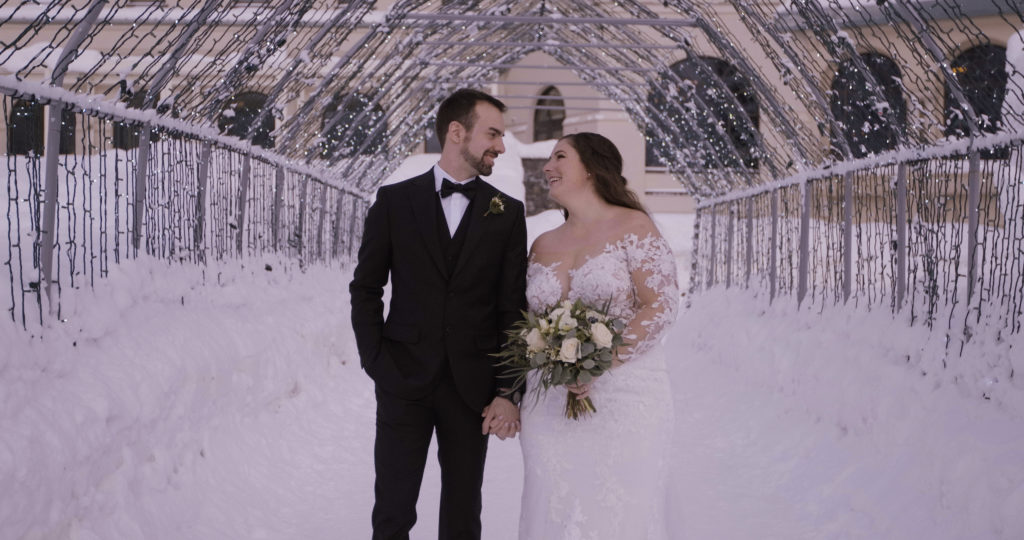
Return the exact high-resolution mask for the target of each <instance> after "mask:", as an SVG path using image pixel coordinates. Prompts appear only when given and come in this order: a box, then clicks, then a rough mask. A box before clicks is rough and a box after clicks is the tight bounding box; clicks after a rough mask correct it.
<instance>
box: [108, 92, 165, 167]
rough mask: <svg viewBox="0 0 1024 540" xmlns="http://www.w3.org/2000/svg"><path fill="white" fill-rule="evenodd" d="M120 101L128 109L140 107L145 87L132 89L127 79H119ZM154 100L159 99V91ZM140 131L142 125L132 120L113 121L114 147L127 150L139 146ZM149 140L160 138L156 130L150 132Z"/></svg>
mask: <svg viewBox="0 0 1024 540" xmlns="http://www.w3.org/2000/svg"><path fill="white" fill-rule="evenodd" d="M119 84H120V85H121V101H122V102H123V103H124V104H126V105H127V106H128V108H130V109H141V108H142V106H143V104H144V103H145V102H146V89H145V88H141V89H139V90H132V89H131V88H129V87H128V83H127V81H121V82H120V83H119ZM156 100H157V101H160V93H159V92H157V94H156ZM141 132H142V126H141V125H140V124H135V123H132V122H123V121H115V122H114V141H113V144H114V148H119V149H121V150H129V149H132V148H138V146H139V133H141ZM149 140H150V142H156V141H158V140H160V138H159V136H158V135H157V134H156V132H155V131H154V132H152V133H151V134H150V137H149Z"/></svg>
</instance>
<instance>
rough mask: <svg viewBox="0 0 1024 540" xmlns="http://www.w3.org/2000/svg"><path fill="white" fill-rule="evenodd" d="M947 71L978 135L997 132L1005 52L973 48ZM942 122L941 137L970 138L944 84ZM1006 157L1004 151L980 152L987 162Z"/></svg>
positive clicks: (1003, 90)
mask: <svg viewBox="0 0 1024 540" xmlns="http://www.w3.org/2000/svg"><path fill="white" fill-rule="evenodd" d="M950 67H951V68H952V70H953V74H954V75H955V76H956V80H957V82H958V83H959V84H960V88H961V89H962V90H963V93H964V98H966V100H967V103H968V104H969V105H970V107H971V109H972V110H973V111H974V114H975V116H976V117H977V126H978V129H979V130H980V131H981V132H982V133H995V132H996V131H998V130H999V128H1000V127H1001V126H1002V121H1003V114H1002V109H1003V98H1004V97H1005V96H1006V81H1007V75H1006V49H1005V48H1003V47H998V46H995V45H981V46H978V47H974V48H972V49H968V50H967V51H964V52H963V53H961V54H960V55H959V56H957V57H956V59H954V60H953V62H952V64H951V65H950ZM945 118H946V129H945V130H944V134H945V135H946V136H947V137H966V136H968V135H970V134H971V130H970V126H969V125H968V123H967V122H968V120H967V115H965V114H964V112H963V108H962V107H961V106H960V103H959V102H958V101H957V99H956V98H955V97H954V96H953V92H952V91H951V90H950V87H949V85H948V84H947V85H946V101H945ZM1008 156H1009V151H1008V149H1006V148H999V149H993V150H987V151H984V152H983V157H985V158H988V159H997V158H1005V157H1008Z"/></svg>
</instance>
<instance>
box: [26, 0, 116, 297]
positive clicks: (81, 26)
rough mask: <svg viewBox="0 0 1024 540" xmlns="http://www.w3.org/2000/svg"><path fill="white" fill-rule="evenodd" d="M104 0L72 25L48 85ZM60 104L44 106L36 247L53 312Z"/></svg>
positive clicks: (58, 78) (56, 80) (55, 81)
mask: <svg viewBox="0 0 1024 540" xmlns="http://www.w3.org/2000/svg"><path fill="white" fill-rule="evenodd" d="M106 3H107V2H106V0H93V2H92V4H90V5H89V10H88V11H87V12H86V14H85V16H84V17H83V18H82V21H81V22H79V23H78V24H77V25H76V26H75V30H74V32H73V33H72V34H71V37H70V38H68V41H67V44H65V45H64V50H63V51H61V54H60V58H58V59H57V63H56V64H55V67H54V68H53V74H52V75H51V77H50V84H51V85H52V86H55V87H58V88H60V87H62V86H63V85H64V75H65V74H66V73H67V71H68V66H69V65H71V61H72V59H74V57H75V56H77V55H78V47H80V46H81V45H82V43H83V42H84V41H85V38H86V37H88V35H89V30H90V29H92V27H93V25H94V24H96V19H97V18H99V15H100V11H101V10H102V8H103V6H104V4H106ZM63 110H64V104H63V103H61V102H59V101H54V102H51V103H50V105H49V106H48V107H47V112H48V115H49V118H48V121H47V128H48V129H47V132H46V146H44V147H43V157H44V161H43V181H44V183H43V186H44V187H43V189H44V190H45V191H44V192H43V195H44V198H43V220H42V222H40V223H39V249H40V254H39V255H40V261H39V266H40V271H41V273H42V276H40V277H41V279H42V282H43V283H42V287H41V289H42V290H43V292H45V293H46V302H47V308H48V311H49V312H50V313H53V312H54V309H55V307H56V304H57V302H56V301H55V300H56V299H55V298H54V297H53V288H52V285H53V250H54V249H55V248H56V232H57V231H56V229H57V197H58V195H59V194H58V182H57V166H58V162H59V158H60V127H61V117H62V116H63V115H62V112H63Z"/></svg>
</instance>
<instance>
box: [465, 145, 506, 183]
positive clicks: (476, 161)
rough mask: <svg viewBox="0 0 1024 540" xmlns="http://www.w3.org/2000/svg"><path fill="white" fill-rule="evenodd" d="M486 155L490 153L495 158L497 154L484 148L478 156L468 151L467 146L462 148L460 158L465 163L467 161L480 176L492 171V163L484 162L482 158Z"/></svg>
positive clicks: (487, 174)
mask: <svg viewBox="0 0 1024 540" xmlns="http://www.w3.org/2000/svg"><path fill="white" fill-rule="evenodd" d="M488 155H491V157H492V158H494V159H495V160H497V158H498V156H497V154H494V153H493V152H491V151H490V150H485V151H484V153H483V154H481V155H480V157H476V156H474V155H472V154H470V153H469V148H468V147H467V148H463V149H462V159H464V160H466V163H468V164H469V166H470V167H473V169H474V170H476V173H477V174H479V175H480V176H490V175H491V173H492V172H494V165H488V164H486V163H484V158H485V157H487V156H488Z"/></svg>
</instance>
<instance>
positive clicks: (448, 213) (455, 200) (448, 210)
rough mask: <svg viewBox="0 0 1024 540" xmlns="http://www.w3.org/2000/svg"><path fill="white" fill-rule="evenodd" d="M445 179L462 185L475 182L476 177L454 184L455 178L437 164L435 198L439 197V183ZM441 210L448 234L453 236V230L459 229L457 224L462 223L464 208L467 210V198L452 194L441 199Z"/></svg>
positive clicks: (435, 168) (435, 167) (435, 166)
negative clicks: (471, 181)
mask: <svg viewBox="0 0 1024 540" xmlns="http://www.w3.org/2000/svg"><path fill="white" fill-rule="evenodd" d="M445 178H447V179H448V180H451V181H452V182H455V183H456V184H464V183H466V182H469V181H470V180H475V179H476V177H475V176H474V177H473V178H469V179H467V180H463V181H462V182H456V180H455V177H454V176H452V175H450V174H448V173H446V172H445V171H444V169H442V168H441V164H440V163H437V164H435V165H434V191H436V192H437V196H438V197H440V196H441V182H442V181H443V180H444V179H445ZM441 208H442V209H443V210H444V219H445V221H447V222H448V234H449V236H452V237H454V236H455V229H458V228H459V222H460V221H462V216H463V214H465V213H466V208H469V197H467V196H465V195H463V194H461V193H452V194H451V195H449V196H447V197H444V198H442V199H441Z"/></svg>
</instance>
